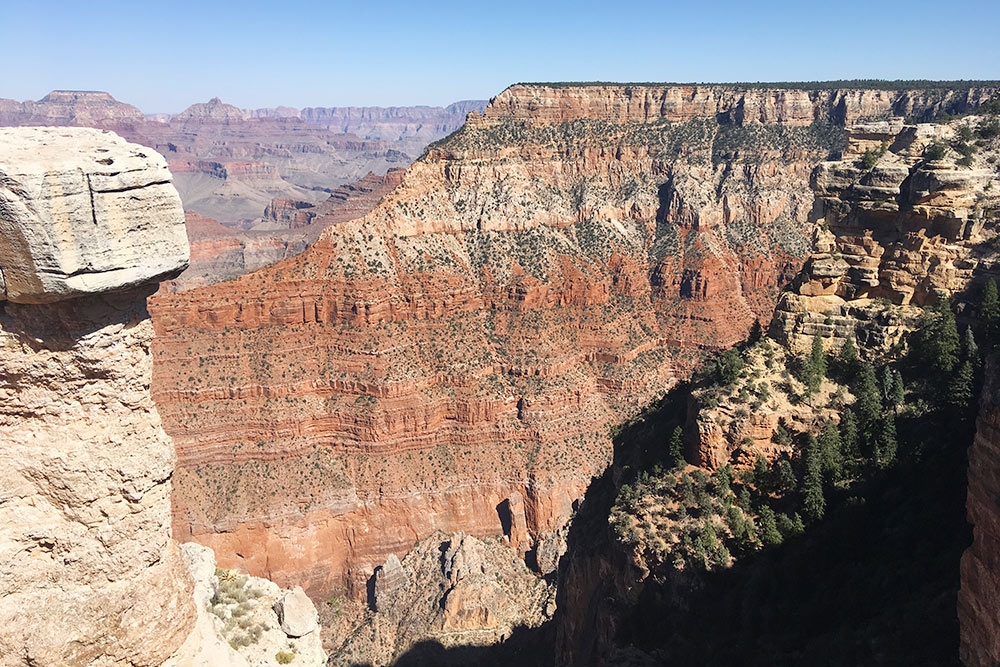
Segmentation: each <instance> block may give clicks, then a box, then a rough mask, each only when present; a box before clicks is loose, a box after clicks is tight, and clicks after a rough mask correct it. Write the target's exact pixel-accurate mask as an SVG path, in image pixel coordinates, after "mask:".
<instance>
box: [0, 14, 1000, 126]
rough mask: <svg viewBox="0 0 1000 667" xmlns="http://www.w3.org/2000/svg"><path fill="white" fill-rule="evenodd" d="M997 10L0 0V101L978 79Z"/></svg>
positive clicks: (296, 99) (334, 102) (353, 97)
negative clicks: (97, 95)
mask: <svg viewBox="0 0 1000 667" xmlns="http://www.w3.org/2000/svg"><path fill="white" fill-rule="evenodd" d="M928 16H933V17H934V25H935V31H934V32H932V33H928V31H927V29H926V20H927V17H928ZM637 17H638V18H637ZM998 24H1000V5H998V4H997V3H989V2H980V1H967V2H960V3H958V4H957V5H955V4H953V5H951V6H950V7H948V8H947V9H945V8H943V7H942V6H941V5H940V4H939V3H934V4H932V3H930V2H908V3H902V2H895V1H894V2H886V3H862V2H857V1H851V2H845V3H842V4H841V5H840V6H838V7H837V8H836V9H830V8H828V7H820V6H813V5H811V4H808V3H792V2H778V3H774V4H772V5H770V6H768V7H763V8H762V7H758V6H749V5H745V4H741V3H736V2H733V1H731V0H725V1H723V2H720V3H717V4H716V5H714V6H713V7H712V10H711V11H706V10H705V8H704V6H703V5H699V4H696V3H674V4H673V5H664V4H662V3H649V2H633V3H629V5H628V6H627V7H621V6H611V5H608V4H606V3H586V2H584V3H572V4H571V3H554V4H547V5H542V4H540V3H534V4H533V3H527V2H523V1H522V0H515V1H514V2H509V3H505V4H503V5H502V6H493V5H489V6H487V5H471V6H470V5H469V4H467V3H457V2H441V3H433V5H420V4H419V3H399V2H387V3H383V4H382V5H380V6H379V11H378V12H373V11H371V10H370V9H368V8H367V6H363V5H362V3H357V2H353V3H352V2H338V3H333V4H320V3H315V2H306V1H301V0H300V1H298V2H289V3H286V4H285V5H283V6H282V7H280V8H279V7H277V6H274V5H271V4H265V3H262V2H256V1H252V2H247V3H245V4H244V5H242V6H241V7H240V8H239V10H234V9H232V8H227V7H222V6H216V5H212V4H209V3H193V2H178V3H174V4H172V5H170V6H169V7H163V6H159V5H137V4H125V3H103V4H100V5H99V6H94V5H91V6H83V5H79V4H76V3H66V2H49V3H44V4H43V3H37V4H27V3H25V4H23V5H21V6H16V7H5V8H3V9H0V54H2V55H3V57H4V58H5V59H6V61H7V62H19V63H26V62H28V63H30V64H31V67H30V68H28V67H23V66H21V67H11V68H7V71H5V72H4V74H3V76H2V77H0V97H6V98H13V99H17V100H37V99H40V98H41V97H43V96H44V95H45V94H47V93H48V92H49V91H51V90H55V89H70V90H101V91H106V92H108V93H111V94H112V95H113V96H114V97H115V98H116V99H118V100H121V101H123V102H127V103H130V104H134V105H135V106H137V107H139V108H140V109H142V111H143V112H145V113H177V112H179V111H181V110H183V109H184V108H186V107H187V106H189V105H190V104H193V103H195V102H204V101H206V100H208V99H210V98H212V97H219V98H221V99H222V100H223V101H224V102H227V103H229V104H234V105H236V106H238V107H241V108H262V107H275V106H289V107H295V108H302V107H309V106H415V105H426V106H445V105H447V104H450V103H452V102H456V101H459V100H467V99H488V98H490V97H492V96H493V95H496V94H497V93H499V92H500V91H501V90H503V89H504V88H506V87H507V86H508V85H510V84H512V83H515V82H518V81H595V80H604V81H698V82H728V81H745V82H756V81H825V80H837V79H889V80H893V79H933V80H952V79H984V80H985V79H997V78H1000V67H998V65H1000V47H998V46H997V43H996V41H995V39H994V37H993V34H992V33H993V31H994V29H995V26H996V25H998ZM949 43H952V44H959V45H960V46H961V48H957V49H956V48H953V49H949V48H947V46H948V44H949Z"/></svg>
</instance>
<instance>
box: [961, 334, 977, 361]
mask: <svg viewBox="0 0 1000 667" xmlns="http://www.w3.org/2000/svg"><path fill="white" fill-rule="evenodd" d="M962 358H963V359H967V360H968V361H969V362H971V363H972V365H973V366H975V365H976V364H978V363H979V359H980V357H979V344H978V343H976V335H975V334H974V333H973V332H972V327H965V336H963V337H962Z"/></svg>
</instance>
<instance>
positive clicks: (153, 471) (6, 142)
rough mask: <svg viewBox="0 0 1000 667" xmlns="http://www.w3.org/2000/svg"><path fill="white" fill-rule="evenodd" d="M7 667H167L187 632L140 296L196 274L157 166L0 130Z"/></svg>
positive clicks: (3, 645)
mask: <svg viewBox="0 0 1000 667" xmlns="http://www.w3.org/2000/svg"><path fill="white" fill-rule="evenodd" d="M0 230H2V234H0V271H2V275H3V276H4V278H5V283H6V285H5V288H4V291H3V292H0V297H5V298H2V299H0V626H2V627H3V632H2V633H0V664H3V665H29V664H30V665H66V664H74V665H83V664H86V665H158V664H160V663H162V662H163V661H164V660H165V659H167V658H168V657H169V656H170V655H171V654H173V653H174V652H175V651H176V650H177V649H178V647H179V646H180V645H181V644H182V642H183V641H184V640H185V638H186V637H187V636H188V635H189V634H190V632H191V630H192V628H193V624H194V619H195V607H194V604H193V593H192V582H191V577H190V575H189V574H188V570H187V568H186V566H185V564H184V562H183V560H182V558H181V555H180V551H179V549H178V547H177V545H176V543H174V542H173V540H171V539H170V488H171V476H172V474H173V467H174V452H173V445H172V443H171V441H170V439H169V438H168V437H167V434H166V433H164V431H163V429H162V428H161V426H160V417H159V415H158V414H157V412H156V408H155V407H154V405H153V401H152V399H151V397H150V394H149V384H150V380H151V377H152V357H151V356H150V354H149V343H150V340H151V339H152V337H153V327H152V324H151V323H150V321H149V314H148V313H147V311H146V296H148V294H149V293H150V292H152V291H153V290H155V288H156V282H157V281H158V280H159V279H160V278H161V277H164V276H168V275H171V274H175V273H177V272H179V271H181V270H183V269H184V267H185V266H187V253H188V249H187V240H186V238H185V235H184V216H183V212H182V210H181V205H180V199H179V198H178V196H177V193H176V191H175V190H174V189H173V187H172V186H171V185H170V174H169V172H168V171H167V169H166V163H165V161H164V160H163V158H162V157H161V156H160V155H158V154H156V153H155V152H153V151H151V150H149V149H147V148H144V147H142V146H137V145H135V144H129V143H127V142H125V141H124V140H123V139H121V138H119V137H117V136H116V135H114V134H112V133H110V132H102V131H98V130H90V129H43V128H17V129H3V130H0Z"/></svg>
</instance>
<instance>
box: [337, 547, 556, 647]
mask: <svg viewBox="0 0 1000 667" xmlns="http://www.w3.org/2000/svg"><path fill="white" fill-rule="evenodd" d="M372 590H373V594H372V597H371V599H370V600H369V602H370V605H371V607H372V609H371V611H370V612H369V613H368V614H366V615H365V616H364V617H363V618H362V619H360V621H359V622H358V623H357V625H356V627H355V629H354V631H353V632H351V633H350V634H349V636H348V637H347V638H346V639H345V641H344V642H343V644H342V645H341V646H340V647H339V648H337V650H336V651H334V652H333V654H332V655H331V656H330V664H331V665H354V664H370V665H378V666H382V665H390V664H393V662H394V660H395V659H397V658H398V657H399V656H400V655H402V654H404V653H406V652H407V651H408V650H409V649H410V648H411V647H413V646H414V645H415V644H417V643H418V642H436V643H437V644H440V645H441V646H444V647H446V648H447V647H455V646H484V645H490V644H495V643H497V642H498V641H502V640H503V639H504V638H507V637H510V636H511V634H512V633H513V632H514V630H515V628H521V629H522V630H523V629H525V628H535V627H538V626H540V625H541V624H542V623H544V622H546V621H547V620H548V619H550V618H551V617H552V614H553V613H554V611H555V587H554V586H553V585H552V584H550V583H546V582H545V581H544V580H542V579H539V578H538V577H536V576H535V574H534V573H532V572H531V571H530V570H529V569H528V568H527V567H526V566H525V564H524V561H523V560H520V559H519V558H518V557H517V555H516V554H514V553H512V552H511V551H510V549H509V548H508V547H507V546H506V545H504V544H502V543H500V542H498V541H496V540H479V539H476V538H475V537H471V536H469V535H464V534H461V533H458V534H455V535H451V536H446V535H443V534H440V533H438V534H435V535H433V536H431V537H429V538H427V539H426V540H424V541H422V542H421V543H420V544H418V545H416V546H415V547H414V548H413V550H412V551H411V552H410V553H409V554H407V556H406V558H404V559H403V560H402V561H400V560H399V559H398V558H397V557H396V556H395V555H392V556H389V558H388V559H387V560H386V562H385V564H384V565H382V566H380V567H379V568H377V569H376V570H375V575H374V587H373V589H372ZM538 648H539V650H545V647H538Z"/></svg>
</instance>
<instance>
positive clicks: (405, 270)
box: [151, 85, 990, 597]
mask: <svg viewBox="0 0 1000 667" xmlns="http://www.w3.org/2000/svg"><path fill="white" fill-rule="evenodd" d="M989 92H990V91H985V90H970V91H966V92H963V93H955V92H952V91H948V90H930V91H864V90H845V91H839V90H820V91H797V90H760V89H757V90H740V89H736V88H733V87H724V86H717V87H713V86H696V87H688V86H683V87H673V86H668V87H642V86H639V87H631V86H590V87H578V88H574V87H551V86H528V85H518V86H512V87H511V88H509V89H507V90H506V91H504V92H503V93H501V94H500V95H498V96H497V97H496V98H495V99H494V100H493V101H492V102H491V103H490V105H489V106H488V107H487V108H486V110H485V112H484V113H483V114H482V115H480V114H478V113H473V114H471V115H470V117H469V120H468V122H467V123H466V125H465V127H464V128H462V129H461V130H459V131H458V132H456V133H455V134H453V135H452V136H450V137H449V138H447V139H445V140H442V141H440V142H438V143H436V144H432V145H431V146H430V147H429V149H428V151H427V153H426V154H425V156H424V157H423V158H422V159H421V160H419V161H418V162H416V163H415V164H414V165H412V166H411V167H410V168H409V169H407V170H406V172H405V173H404V174H403V176H402V183H401V184H400V185H399V187H397V188H396V189H395V190H394V191H393V192H391V193H390V194H388V195H387V196H386V197H385V198H384V199H383V200H382V202H381V203H380V204H379V205H378V206H376V208H375V209H374V210H372V212H371V213H369V214H368V215H367V216H365V217H364V218H361V219H359V220H355V221H351V222H347V223H343V224H341V225H338V226H336V227H332V228H330V229H328V230H326V231H325V232H324V233H323V235H322V236H321V238H320V240H319V241H318V242H317V243H316V244H314V245H313V246H311V247H310V248H309V249H308V250H306V251H305V252H304V253H302V254H301V255H299V256H296V257H293V258H291V259H288V260H285V261H283V262H281V263H279V264H277V265H275V266H273V267H270V268H268V269H265V270H263V271H259V272H256V273H252V274H249V275H246V276H243V277H241V278H240V279H238V280H236V281H233V282H230V283H225V284H219V285H214V286H210V287H204V288H199V289H195V290H191V291H188V292H184V293H179V294H161V295H158V296H157V297H156V299H155V300H154V301H153V303H152V305H151V311H152V313H153V318H154V323H155V326H156V328H157V339H156V341H155V343H154V355H155V359H156V364H155V366H154V380H153V392H154V397H155V399H156V401H157V404H158V406H159V410H160V412H161V414H162V415H163V418H164V422H165V424H166V425H167V430H168V432H169V433H170V434H171V435H172V436H173V437H174V438H175V441H176V443H177V453H178V473H177V477H176V487H175V494H174V530H175V534H176V535H178V536H179V537H182V538H184V539H186V538H189V537H190V538H193V539H195V540H197V541H199V542H202V543H203V544H206V545H209V546H212V547H214V548H215V550H216V553H217V554H218V557H219V560H220V563H223V564H225V565H227V566H240V567H243V568H246V569H247V570H249V571H250V572H251V573H254V574H262V575H266V576H268V577H270V578H273V579H275V580H276V581H278V582H279V583H280V584H282V585H284V584H286V583H291V582H295V583H301V584H302V585H303V586H304V587H306V588H307V590H308V591H309V592H310V593H311V594H312V595H314V596H315V595H321V594H326V593H329V592H332V591H340V590H344V589H346V590H348V591H349V592H350V593H351V594H352V595H354V596H356V597H360V596H363V595H364V592H365V582H366V581H367V580H368V579H369V578H370V577H371V575H372V572H373V571H374V568H375V567H376V566H377V565H381V564H382V563H384V562H385V561H386V558H387V557H388V556H389V555H391V554H395V555H397V556H402V555H403V554H405V553H406V552H407V551H409V549H410V548H411V547H412V546H413V544H414V543H415V542H416V541H418V540H420V539H422V538H424V537H426V536H428V535H429V534H431V533H432V532H433V531H435V530H444V531H446V532H452V531H456V530H463V531H466V532H468V533H470V534H473V535H480V536H484V535H497V534H500V533H502V532H503V531H504V527H503V521H502V520H501V512H502V508H503V507H504V506H509V505H510V503H507V504H506V505H504V502H505V501H506V500H507V499H508V498H510V497H511V496H512V494H520V496H521V497H523V499H524V501H523V511H524V522H525V523H524V525H525V526H526V528H527V533H528V536H527V537H526V538H525V541H524V543H525V544H527V545H528V546H527V548H528V549H529V550H534V551H543V552H546V553H551V552H552V548H551V542H552V541H553V540H557V539H558V538H557V537H556V536H555V533H554V532H553V531H555V530H556V529H557V528H559V527H560V526H562V525H563V524H564V523H565V521H566V520H567V519H568V518H569V516H570V514H571V513H572V510H573V505H574V501H575V500H576V499H578V498H579V497H580V496H581V495H582V493H583V491H584V489H585V488H586V487H587V485H588V483H589V482H590V479H591V477H592V476H593V475H595V474H598V473H600V472H601V471H602V470H603V469H604V468H605V467H606V466H607V464H608V462H609V460H610V456H611V442H610V438H609V436H608V429H609V427H610V426H611V425H613V424H616V423H619V422H620V421H621V420H622V419H624V418H627V417H628V416H630V415H633V414H635V413H636V412H637V411H638V409H639V407H640V406H642V405H644V404H645V403H647V402H648V401H649V400H650V399H651V398H653V397H655V396H656V395H658V394H660V393H661V392H663V391H664V390H665V389H667V388H669V387H670V386H671V385H672V384H673V383H674V382H675V381H676V378H678V377H683V376H684V375H685V374H687V373H688V372H689V370H690V369H691V368H692V367H693V366H694V364H695V363H697V361H698V360H699V359H700V358H701V355H702V354H703V351H704V350H706V349H712V348H717V347H722V346H728V345H730V344H732V343H733V342H735V341H737V340H739V339H740V338H741V337H742V336H744V335H745V333H746V331H747V329H748V327H749V326H750V324H751V323H752V322H753V321H754V319H755V318H760V319H762V320H767V319H769V318H770V316H771V313H772V311H773V308H774V305H775V302H776V300H777V297H778V293H779V290H780V289H781V288H782V287H783V286H784V285H785V284H786V283H788V281H790V280H791V278H792V277H793V276H794V275H795V274H796V273H797V271H798V270H799V268H800V267H801V265H802V262H803V261H804V259H805V256H806V253H807V252H808V250H809V247H810V242H811V238H812V230H813V225H812V223H811V222H810V217H809V216H810V212H811V210H812V207H813V195H812V192H811V191H810V188H809V175H810V172H811V171H812V169H813V167H814V166H815V165H816V164H817V163H819V162H820V161H822V160H825V159H828V158H829V157H830V156H831V154H835V153H837V152H839V151H840V150H842V149H843V148H844V145H845V143H846V136H845V133H844V130H843V127H842V125H843V123H844V122H853V121H856V120H858V119H863V118H881V117H886V116H889V115H891V114H893V113H923V112H924V111H926V110H928V109H934V108H939V107H941V106H943V105H946V104H957V105H959V106H961V105H975V104H976V103H977V102H978V101H979V100H980V99H982V98H983V97H984V96H986V95H988V94H989ZM511 539H513V536H511ZM519 541H520V540H519Z"/></svg>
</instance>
